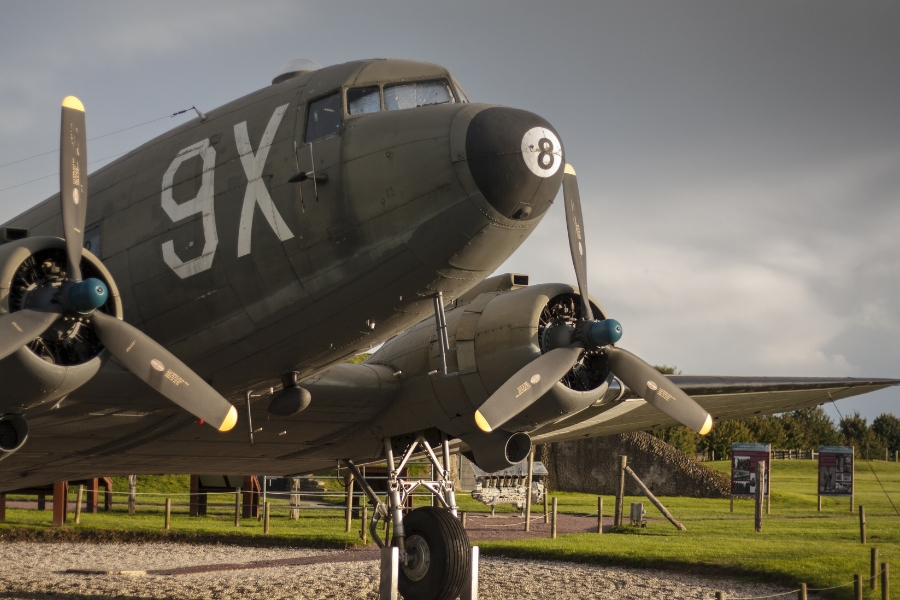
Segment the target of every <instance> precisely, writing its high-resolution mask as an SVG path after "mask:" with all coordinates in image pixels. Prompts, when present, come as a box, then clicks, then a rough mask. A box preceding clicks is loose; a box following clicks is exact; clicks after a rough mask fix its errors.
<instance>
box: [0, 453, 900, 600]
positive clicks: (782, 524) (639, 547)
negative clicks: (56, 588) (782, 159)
mask: <svg viewBox="0 0 900 600" xmlns="http://www.w3.org/2000/svg"><path fill="white" fill-rule="evenodd" d="M705 464H707V465H708V466H710V467H712V468H714V469H716V470H719V471H722V472H726V473H727V472H729V470H730V462H729V461H716V462H712V463H705ZM816 467H817V463H816V462H815V461H808V460H776V461H773V465H772V471H771V482H772V503H771V514H770V515H766V516H765V517H764V521H763V530H762V532H761V533H755V532H754V527H753V512H754V506H753V502H752V501H749V500H736V501H735V508H734V512H731V511H730V502H729V500H728V499H727V498H725V499H697V498H686V497H660V500H661V501H662V502H663V504H664V505H665V506H666V507H667V508H668V509H669V511H671V513H672V514H673V515H674V516H675V518H677V519H678V520H680V521H681V522H682V523H683V524H684V525H685V526H686V527H687V531H677V530H676V529H675V528H674V527H673V526H672V525H671V524H670V523H668V522H667V521H666V520H665V519H663V518H662V515H660V514H659V513H658V512H657V511H656V509H655V508H654V507H653V506H652V505H651V504H650V503H649V502H648V501H647V500H646V498H644V497H637V496H635V497H631V496H629V497H626V498H625V505H626V507H627V506H628V504H629V503H630V502H632V501H634V502H644V504H645V509H646V511H647V517H648V518H649V522H648V523H647V526H646V528H632V527H623V528H621V529H619V530H618V531H617V532H615V533H611V534H604V535H597V534H587V533H582V534H569V535H563V536H560V537H559V538H557V539H555V540H552V539H548V538H533V539H520V540H510V541H491V542H480V543H479V546H480V547H481V549H482V553H483V554H485V555H504V556H510V557H521V558H536V559H548V560H568V561H577V562H590V563H597V564H603V565H616V566H627V567H654V568H665V569H675V570H679V571H688V572H691V573H694V574H700V575H706V576H710V577H716V576H723V575H729V576H738V577H746V578H751V579H756V580H764V581H773V582H780V583H783V584H785V585H788V586H794V585H797V584H799V583H800V582H804V583H807V584H808V585H809V587H810V588H827V587H833V586H840V585H843V584H846V583H848V582H852V579H853V574H855V573H858V574H861V575H862V576H863V577H868V573H869V559H870V548H872V547H878V548H879V552H880V557H881V558H880V560H881V561H882V562H888V563H890V562H892V561H893V560H894V559H896V558H897V557H900V515H898V514H897V512H896V510H895V508H894V506H893V504H892V502H891V500H892V499H893V500H894V502H897V499H900V496H898V492H900V464H898V463H893V462H885V461H871V462H870V463H867V462H866V461H864V460H860V461H858V462H857V470H856V486H855V487H856V489H855V492H856V497H855V506H854V511H853V512H851V511H850V502H849V499H848V498H826V499H823V508H822V511H821V512H819V511H817V510H816V501H817V494H816V489H817V488H816V484H817V468H816ZM873 469H874V473H873ZM123 486H124V487H123ZM188 487H189V480H188V477H187V476H165V477H146V478H140V479H139V481H138V491H139V493H142V495H141V496H139V498H142V500H139V501H138V504H139V507H138V511H137V514H136V515H135V516H128V515H127V510H126V507H125V501H124V498H125V496H124V495H120V494H116V501H115V505H114V508H113V511H112V512H110V513H105V512H102V511H101V512H100V513H99V514H83V515H82V517H81V519H82V522H81V524H79V525H75V524H73V522H72V516H71V515H70V516H69V521H68V523H67V525H66V526H65V527H63V528H53V527H52V526H51V519H52V515H51V513H50V511H43V512H42V511H36V510H28V509H18V508H11V509H8V510H7V520H6V522H5V523H0V539H26V538H27V539H62V538H67V537H71V538H72V539H78V538H79V537H80V538H83V539H94V540H95V541H103V540H107V539H109V540H112V539H117V536H118V538H121V539H127V540H139V539H171V540H173V541H182V542H218V543H235V544H245V545H269V544H279V545H293V546H329V547H349V546H355V545H359V544H360V543H361V541H360V539H359V528H360V522H359V520H354V522H353V530H352V531H351V532H350V533H346V532H345V531H344V513H343V510H342V504H343V500H342V498H341V497H340V496H338V495H337V494H334V495H332V496H328V497H326V498H325V502H324V504H318V505H317V506H315V507H307V508H302V509H301V518H300V519H299V520H297V521H292V520H289V519H288V518H287V512H288V509H289V507H288V506H287V503H286V501H279V502H278V503H277V504H275V505H273V510H272V527H271V533H270V535H269V536H263V534H262V524H261V522H259V521H257V520H256V519H242V522H241V526H240V527H239V528H235V527H234V524H233V511H234V509H233V506H234V500H233V494H232V495H230V497H222V498H221V499H219V500H211V506H210V511H209V516H208V517H206V518H196V517H189V516H188V515H187V504H186V496H179V495H178V494H184V493H186V492H187V491H188ZM114 490H116V491H117V492H120V491H125V490H127V484H126V483H125V481H124V478H116V479H115V480H114ZM143 494H159V495H158V496H155V495H143ZM551 495H552V496H556V497H557V499H558V506H559V510H560V512H562V513H568V514H581V515H596V510H597V509H596V507H597V496H596V495H592V494H583V493H575V492H551ZM166 496H170V497H173V498H174V499H175V504H176V508H175V510H174V511H173V517H172V531H171V532H168V533H167V532H164V531H162V523H163V515H162V513H163V507H162V504H163V503H164V498H165V497H166ZM10 499H11V500H13V499H15V497H11V498H10ZM70 499H71V500H74V491H73V493H72V494H70ZM179 499H182V500H184V501H183V502H182V501H181V500H179ZM458 499H459V505H460V509H461V510H464V511H467V512H487V511H489V508H488V507H486V506H485V505H483V504H481V503H479V502H477V501H474V500H472V499H471V497H469V496H468V495H467V494H462V493H461V494H459V495H458ZM423 500H424V499H423ZM614 501H615V500H614V498H613V497H612V496H605V497H604V506H605V507H606V508H605V511H604V512H605V514H606V515H607V516H611V515H612V511H613V506H614ZM859 505H863V506H865V508H866V514H867V533H868V540H867V541H868V543H867V544H862V543H860V539H859V518H858V513H857V510H856V508H857V507H858V506H859ZM535 508H536V510H537V511H540V510H541V507H539V506H538V507H535ZM497 512H498V513H500V514H503V513H513V512H517V511H516V510H515V509H514V508H513V507H511V506H504V507H498V511H497ZM370 514H371V510H370ZM898 568H900V567H898ZM894 587H895V588H896V589H898V591H897V592H894V593H893V594H892V596H891V597H892V598H900V584H898V585H896V586H894ZM865 588H866V589H865V596H864V597H865V598H880V597H881V596H880V591H877V592H873V591H870V590H869V589H868V585H866V586H865ZM825 595H826V596H827V597H829V598H836V599H844V598H846V599H850V598H852V597H853V596H852V586H850V587H839V588H837V589H833V590H830V591H828V592H826V593H825Z"/></svg>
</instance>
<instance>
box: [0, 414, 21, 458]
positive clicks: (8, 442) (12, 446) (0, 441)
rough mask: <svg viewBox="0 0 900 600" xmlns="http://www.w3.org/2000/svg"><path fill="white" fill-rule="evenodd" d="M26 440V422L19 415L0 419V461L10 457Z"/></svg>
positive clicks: (4, 416)
mask: <svg viewBox="0 0 900 600" xmlns="http://www.w3.org/2000/svg"><path fill="white" fill-rule="evenodd" d="M27 439H28V422H27V421H26V420H25V419H23V418H22V417H21V416H19V415H3V416H2V417H0V460H3V459H5V458H7V457H9V456H11V455H12V453H13V452H15V451H16V450H18V449H19V448H21V447H22V446H23V445H24V444H25V440H27Z"/></svg>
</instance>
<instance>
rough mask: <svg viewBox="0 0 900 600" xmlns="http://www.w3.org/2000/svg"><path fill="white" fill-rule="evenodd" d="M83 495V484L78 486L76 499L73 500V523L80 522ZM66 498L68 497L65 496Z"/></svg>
mask: <svg viewBox="0 0 900 600" xmlns="http://www.w3.org/2000/svg"><path fill="white" fill-rule="evenodd" d="M83 496H84V486H83V485H79V486H78V499H77V500H76V501H75V524H76V525H78V524H79V523H81V500H82V497H83ZM66 500H68V498H66Z"/></svg>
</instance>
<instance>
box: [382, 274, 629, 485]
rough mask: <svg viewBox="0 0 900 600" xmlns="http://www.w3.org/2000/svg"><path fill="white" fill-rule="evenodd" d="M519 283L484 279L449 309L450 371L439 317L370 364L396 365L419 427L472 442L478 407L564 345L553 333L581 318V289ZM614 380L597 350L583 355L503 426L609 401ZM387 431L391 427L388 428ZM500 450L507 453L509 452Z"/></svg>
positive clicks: (510, 428)
mask: <svg viewBox="0 0 900 600" xmlns="http://www.w3.org/2000/svg"><path fill="white" fill-rule="evenodd" d="M515 281H516V278H515V277H513V276H511V275H501V276H498V277H493V278H491V279H488V280H485V281H484V282H482V283H481V284H479V286H477V287H476V288H475V289H474V290H473V291H472V292H469V293H468V294H467V295H466V296H464V297H463V298H461V299H460V305H459V306H457V307H456V308H452V309H449V310H447V311H446V320H447V332H448V337H449V347H450V348H451V351H450V352H449V353H448V354H447V370H448V372H449V373H450V374H449V375H448V376H444V375H443V373H442V368H441V359H440V355H441V351H440V342H439V341H438V336H437V333H436V329H435V324H434V320H433V319H425V320H423V321H422V322H421V323H419V324H418V325H416V326H415V327H413V328H411V329H409V330H407V331H405V332H404V333H402V334H400V335H398V336H397V337H395V338H393V339H392V340H389V341H388V342H387V343H385V345H384V346H383V347H382V348H381V349H380V350H379V351H378V352H377V353H376V354H375V355H373V356H372V357H371V358H370V359H369V360H368V361H367V363H370V364H381V365H385V366H388V367H390V368H391V369H392V371H393V372H395V373H397V376H398V377H399V378H400V379H401V389H400V398H399V399H398V403H397V406H398V409H397V410H402V411H405V412H404V420H405V421H406V422H409V421H410V420H412V419H413V418H414V417H416V418H417V417H418V415H421V428H426V427H431V426H438V427H439V428H440V429H441V430H443V431H445V432H446V433H448V434H450V435H452V436H455V437H460V438H462V439H463V440H464V441H466V442H468V438H469V437H470V436H471V435H473V434H475V433H476V432H478V429H477V427H476V426H475V420H474V412H475V410H476V409H477V408H478V407H479V406H481V404H482V403H483V402H484V401H485V400H487V398H488V397H489V396H490V395H491V394H492V393H493V392H494V391H496V390H497V388H499V387H500V386H501V385H502V384H503V383H504V382H505V381H506V380H507V379H508V378H509V377H511V376H512V375H514V374H515V373H516V372H517V371H518V370H519V369H521V368H522V367H524V366H525V365H527V364H528V363H529V362H531V361H533V360H535V359H536V358H538V357H539V356H540V355H541V354H542V353H544V352H546V351H549V350H550V349H552V348H554V347H558V346H559V345H560V342H561V340H559V339H551V338H552V337H554V336H560V332H563V334H564V333H565V331H566V327H565V325H566V324H567V323H574V322H576V320H577V319H578V318H579V317H580V310H581V302H580V299H579V296H578V292H577V289H576V288H573V287H572V286H570V285H566V284H542V285H535V286H531V287H521V286H518V287H516V286H515V283H514V282H515ZM592 309H593V311H594V316H595V318H598V319H602V318H603V310H602V309H601V308H600V307H599V306H598V305H597V304H596V302H592ZM560 325H562V326H560ZM566 343H568V342H566ZM454 348H455V351H453V350H452V349H454ZM612 380H613V377H612V375H611V374H610V372H609V369H608V368H607V366H606V363H605V361H604V360H603V359H602V358H601V357H600V356H599V355H597V354H585V355H584V356H583V357H582V359H581V360H580V362H579V363H578V364H577V365H576V366H575V367H573V369H572V370H571V371H569V373H567V374H566V376H565V377H563V378H562V380H561V381H560V382H558V383H556V384H555V385H554V386H553V387H552V388H551V389H550V391H549V392H547V393H546V394H545V395H544V396H542V397H541V398H540V399H539V400H538V401H537V402H535V403H534V404H532V405H531V406H529V407H527V408H525V409H523V410H522V412H521V413H519V415H517V416H516V417H515V418H514V419H512V420H510V421H508V422H507V423H505V424H504V425H503V429H504V430H506V431H507V432H511V433H515V432H528V431H533V430H535V429H536V428H537V427H539V426H541V425H544V424H547V423H552V422H555V421H558V420H559V419H561V418H563V417H565V416H567V415H571V414H573V413H576V412H579V411H581V410H583V409H585V408H587V407H588V406H591V405H592V404H594V403H596V402H598V401H607V400H609V398H606V396H607V395H608V394H607V392H608V391H609V385H610V382H611V381H612ZM426 397H430V399H431V401H430V403H429V405H428V406H429V408H428V409H425V408H424V407H425V405H424V404H423V403H424V401H425V398H426ZM407 407H408V408H407ZM420 407H422V408H421V409H420ZM384 431H385V432H389V427H388V426H387V425H386V426H385V429H384ZM395 433H405V432H395ZM482 435H483V434H482ZM476 444H477V442H476ZM470 446H471V444H470ZM472 450H473V453H474V454H475V455H476V461H475V462H476V464H478V465H479V466H480V467H482V468H483V469H485V470H489V469H488V466H486V465H485V464H482V462H480V461H479V460H477V458H478V452H477V451H476V450H475V448H474V447H472ZM526 454H527V453H526ZM482 455H484V453H482ZM494 455H495V456H501V457H502V456H503V452H500V451H497V452H495V453H494ZM504 460H505V459H498V460H495V461H492V462H491V464H490V466H491V467H492V468H493V467H497V468H505V467H506V466H509V464H502V465H500V463H501V462H503V461H504ZM497 465H500V466H497ZM494 470H496V469H494Z"/></svg>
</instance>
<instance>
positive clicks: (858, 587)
mask: <svg viewBox="0 0 900 600" xmlns="http://www.w3.org/2000/svg"><path fill="white" fill-rule="evenodd" d="M862 588H863V586H862V575H860V574H859V573H854V574H853V600H863V590H862Z"/></svg>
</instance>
